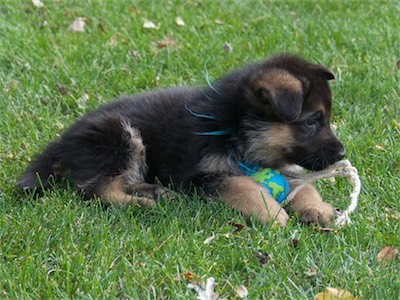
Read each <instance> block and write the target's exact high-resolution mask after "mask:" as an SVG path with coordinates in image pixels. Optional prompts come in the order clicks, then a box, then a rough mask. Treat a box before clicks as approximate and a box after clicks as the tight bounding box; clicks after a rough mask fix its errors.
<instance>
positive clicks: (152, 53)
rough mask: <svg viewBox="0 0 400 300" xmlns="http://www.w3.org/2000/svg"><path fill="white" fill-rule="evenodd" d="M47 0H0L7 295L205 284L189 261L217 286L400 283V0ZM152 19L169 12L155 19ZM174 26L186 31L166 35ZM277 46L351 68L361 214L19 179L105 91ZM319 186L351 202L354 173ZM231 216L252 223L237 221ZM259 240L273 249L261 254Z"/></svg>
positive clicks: (346, 103) (275, 294) (156, 290)
mask: <svg viewBox="0 0 400 300" xmlns="http://www.w3.org/2000/svg"><path fill="white" fill-rule="evenodd" d="M43 2H44V4H45V6H44V7H43V8H36V7H34V6H33V5H32V4H31V1H28V0H25V1H13V0H3V1H2V2H1V3H0V162H1V169H0V182H1V183H0V241H1V242H0V297H1V298H6V299H7V298H8V299H17V298H18V299H62V298H64V299H65V298H79V299H94V298H99V299H102V298H104V299H106V298H107V299H113V298H124V299H125V298H128V299H187V298H191V299H195V293H194V292H193V291H191V290H188V289H187V288H186V283H185V279H184V276H183V274H184V273H185V272H192V273H194V274H195V275H196V276H197V277H198V278H199V279H203V280H205V279H206V278H207V277H210V276H213V277H214V278H215V279H216V282H217V283H218V284H217V286H216V292H217V293H219V294H220V295H221V296H222V297H228V298H230V299H237V296H236V293H235V287H237V286H239V285H244V286H246V287H247V288H248V290H249V297H248V298H249V299H312V298H313V296H314V295H315V294H317V293H318V292H321V291H323V290H324V289H325V287H326V286H332V287H337V288H343V289H347V290H348V291H350V292H351V293H352V294H353V295H356V296H359V297H362V298H363V299H399V298H400V283H399V276H400V274H399V269H400V263H399V258H397V259H396V260H393V261H391V262H389V263H386V264H382V263H378V262H377V261H376V255H377V253H378V252H379V250H380V249H381V248H382V246H383V245H388V246H392V247H399V246H400V238H399V233H400V221H399V217H398V214H399V211H400V204H399V196H398V195H399V189H400V180H399V178H400V146H399V140H400V125H399V124H400V118H399V115H400V112H399V107H400V105H399V99H400V88H399V77H400V70H399V69H398V67H396V62H397V61H398V60H400V52H399V49H400V42H399V41H400V40H399V32H398V30H399V27H398V24H399V23H398V18H399V14H400V5H399V4H398V2H397V1H391V2H390V1H386V2H380V1H312V2H311V1H310V2H307V1H276V2H267V1H255V0H251V1H106V0H98V1H95V0H90V1H77V0H71V1H66V0H61V1H45V0H43ZM161 3H162V4H161ZM79 16H82V17H85V18H86V19H87V20H88V24H87V25H86V27H85V29H86V32H85V33H76V32H71V31H69V30H68V29H67V28H68V26H69V24H71V23H72V21H73V20H74V19H75V18H76V17H79ZM177 16H180V17H182V18H183V20H184V21H185V23H186V25H185V26H183V27H178V26H177V25H176V24H175V21H174V20H175V17H177ZM144 19H148V20H151V21H153V22H154V23H156V24H158V23H159V24H160V28H159V29H158V30H152V29H144V28H143V20H144ZM216 19H218V20H220V21H222V24H217V23H216V22H215V20H216ZM171 36H172V37H173V39H174V41H175V44H174V45H170V46H168V47H166V48H158V47H157V46H156V43H157V41H160V40H165V39H167V38H168V37H171ZM111 38H112V39H114V40H115V42H116V44H115V45H110V42H109V41H110V39H111ZM225 42H229V43H230V44H231V45H232V46H233V51H232V52H227V51H225V50H224V48H223V44H224V43H225ZM129 50H135V51H138V53H139V54H140V59H139V58H137V57H134V56H132V55H131V54H130V52H129ZM279 52H289V53H293V54H298V55H301V56H303V57H304V58H306V59H309V60H312V61H314V62H315V63H321V64H324V65H327V66H329V67H331V68H332V69H333V70H334V71H335V73H336V74H337V79H336V81H335V82H333V83H332V90H333V94H334V99H335V100H334V105H333V122H334V123H335V124H337V126H338V129H337V132H338V135H339V136H340V138H341V139H342V141H343V143H344V145H345V146H346V150H347V156H348V158H349V159H350V161H352V162H353V164H355V165H356V166H357V168H358V170H359V173H360V176H361V180H362V183H363V188H362V193H361V196H360V203H359V207H358V210H357V211H356V212H355V213H354V214H353V216H352V219H353V224H352V225H350V226H348V227H346V228H344V229H340V230H338V232H336V233H335V232H326V233H321V232H320V231H319V230H318V229H317V228H315V227H307V226H302V225H300V224H299V223H298V219H297V217H296V216H293V217H292V219H291V221H290V223H289V225H288V226H287V227H286V228H285V229H277V228H271V227H270V226H261V225H260V224H257V223H255V222H253V223H252V222H246V220H245V219H244V218H243V217H242V216H241V215H240V214H239V213H237V212H236V211H233V210H229V209H228V208H226V207H225V206H224V205H222V204H218V203H209V202H204V201H202V200H201V199H199V198H200V197H195V199H189V198H188V197H186V196H183V195H182V196H181V197H180V198H179V199H176V200H174V202H173V203H171V202H161V203H160V204H159V205H158V206H157V207H155V208H151V209H147V210H144V211H143V210H141V209H139V208H137V207H131V208H128V209H114V208H111V207H109V208H105V207H103V206H102V205H101V204H100V203H99V202H96V201H94V202H91V203H86V202H83V201H82V200H81V199H80V197H79V196H78V195H76V194H75V193H74V192H73V191H72V190H71V189H70V188H67V189H63V188H61V187H60V188H59V189H55V190H54V191H49V192H47V193H46V194H45V195H44V196H43V197H40V198H38V199H36V198H35V199H32V197H29V196H26V195H21V194H20V193H18V192H17V191H16V190H15V188H14V183H15V181H16V179H17V178H18V176H20V175H21V173H22V172H23V170H24V168H25V167H26V166H27V164H28V162H29V160H30V159H31V158H32V157H33V155H34V154H35V153H37V152H38V151H39V150H40V149H42V148H43V147H44V146H45V144H46V143H47V141H49V140H50V139H52V138H54V137H56V136H57V134H58V133H59V132H60V131H61V130H62V129H63V128H65V127H67V126H68V125H69V124H71V123H72V122H73V120H74V119H75V118H76V117H77V116H80V115H82V114H83V113H84V112H86V111H90V110H92V109H94V108H95V107H97V106H98V105H99V104H100V103H104V102H106V101H109V100H110V99H111V98H113V97H115V96H118V95H122V94H133V93H137V92H140V91H143V90H149V89H154V88H160V87H166V86H173V85H183V84H185V85H203V84H205V82H206V81H205V70H206V69H207V70H208V73H209V75H210V77H211V78H216V77H218V76H220V75H222V74H224V73H226V72H227V71H228V70H229V69H231V68H234V67H239V66H241V65H242V64H244V63H246V62H250V61H254V60H258V59H262V58H264V57H266V56H269V55H272V54H275V53H279ZM85 93H86V94H87V95H88V97H89V98H88V100H87V101H81V100H79V99H80V98H81V97H82V96H83V95H84V94H85ZM319 186H320V187H321V189H322V192H323V195H324V196H325V198H326V199H327V201H329V202H331V203H333V204H334V205H337V206H340V207H341V208H344V207H346V205H348V201H347V198H346V197H347V196H348V193H349V192H350V190H351V187H350V186H349V185H348V184H347V183H345V182H343V181H342V180H338V183H337V184H336V186H335V187H332V186H330V185H329V184H326V183H320V184H319ZM336 199H344V200H340V201H335V200H336ZM388 209H390V210H388ZM396 214H397V215H396ZM229 221H233V222H237V223H241V224H247V225H248V226H246V227H245V228H244V229H243V230H242V231H240V232H236V233H233V230H234V228H233V227H232V226H230V225H229V224H228V222H229ZM213 234H214V235H215V239H214V240H213V241H212V242H211V243H210V244H208V245H206V244H204V243H203V241H204V240H205V239H206V238H207V237H210V236H212V235H213ZM294 235H295V236H296V238H297V239H298V244H297V246H295V247H294V246H292V239H293V236H294ZM256 251H264V252H265V251H266V252H268V253H269V255H270V261H268V262H267V263H266V264H264V265H260V264H259V263H258V262H257V259H256V258H255V257H254V253H255V252H256ZM309 270H312V271H314V274H313V275H312V276H310V274H309V275H307V271H309Z"/></svg>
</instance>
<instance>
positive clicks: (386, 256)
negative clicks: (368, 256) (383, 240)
mask: <svg viewBox="0 0 400 300" xmlns="http://www.w3.org/2000/svg"><path fill="white" fill-rule="evenodd" d="M398 253H399V249H398V248H394V247H389V246H383V247H382V249H381V251H379V253H378V255H377V256H376V260H377V261H378V262H380V261H389V260H393V259H395V258H396V256H397V254H398Z"/></svg>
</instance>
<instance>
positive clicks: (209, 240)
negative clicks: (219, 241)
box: [203, 234, 215, 245]
mask: <svg viewBox="0 0 400 300" xmlns="http://www.w3.org/2000/svg"><path fill="white" fill-rule="evenodd" d="M213 239H215V235H214V234H213V235H212V236H210V237H208V238H206V239H205V240H204V242H203V244H205V245H208V244H209V243H211V241H212V240H213Z"/></svg>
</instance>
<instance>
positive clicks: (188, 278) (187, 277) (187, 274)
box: [182, 271, 197, 282]
mask: <svg viewBox="0 0 400 300" xmlns="http://www.w3.org/2000/svg"><path fill="white" fill-rule="evenodd" d="M182 276H183V278H185V280H186V281H189V282H192V281H196V280H197V276H196V275H195V274H193V273H192V272H190V271H187V272H185V273H183V274H182Z"/></svg>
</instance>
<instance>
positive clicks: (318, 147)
mask: <svg viewBox="0 0 400 300" xmlns="http://www.w3.org/2000/svg"><path fill="white" fill-rule="evenodd" d="M248 74H250V75H249V76H248V78H247V79H246V81H247V82H246V84H245V86H246V90H245V98H246V100H247V101H248V102H249V104H250V107H251V109H250V110H249V114H248V115H247V117H246V119H245V122H244V135H245V140H246V143H247V145H246V146H245V148H246V150H245V153H246V159H248V160H252V161H257V162H259V163H262V164H266V165H270V166H275V167H279V166H280V165H282V164H284V163H295V164H298V165H301V166H303V167H305V168H307V169H310V170H320V169H323V168H325V167H326V166H328V165H330V164H332V163H335V162H336V161H338V160H340V159H342V158H343V156H344V148H343V146H342V144H341V142H340V141H339V140H338V139H337V137H336V136H335V135H334V134H333V132H332V130H331V128H330V123H329V121H330V112H331V103H332V99H331V91H330V88H329V85H328V81H329V80H332V79H334V75H333V73H332V71H330V70H329V69H327V68H325V67H322V66H318V65H314V64H310V63H308V62H306V61H303V60H301V59H299V58H296V57H291V56H278V57H275V58H273V59H271V60H268V61H266V62H264V63H261V64H257V65H254V66H253V67H252V69H251V70H250V72H249V73H248Z"/></svg>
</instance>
